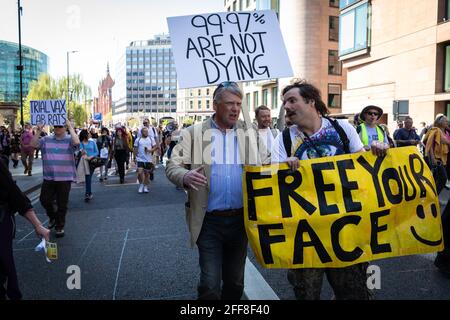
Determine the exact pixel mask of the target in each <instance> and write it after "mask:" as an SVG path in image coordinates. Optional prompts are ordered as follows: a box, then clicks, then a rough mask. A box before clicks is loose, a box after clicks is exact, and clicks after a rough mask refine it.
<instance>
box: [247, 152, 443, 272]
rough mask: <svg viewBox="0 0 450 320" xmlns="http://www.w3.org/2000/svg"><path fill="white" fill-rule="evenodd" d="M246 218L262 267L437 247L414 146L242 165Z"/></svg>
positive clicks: (348, 261) (435, 215)
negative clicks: (295, 163) (293, 164)
mask: <svg viewBox="0 0 450 320" xmlns="http://www.w3.org/2000/svg"><path fill="white" fill-rule="evenodd" d="M243 182H244V188H243V190H244V209H245V225H246V230H247V235H248V237H249V242H250V244H251V247H252V249H253V252H254V253H255V255H256V257H257V259H258V261H259V263H260V264H261V265H262V266H264V267H266V268H323V267H333V268H339V267H345V266H349V265H352V264H356V263H360V262H365V261H371V260H377V259H384V258H389V257H396V256H403V255H412V254H420V253H429V252H436V251H441V250H442V249H443V246H444V243H443V237H442V225H441V214H440V208H439V199H438V196H437V194H436V186H435V183H434V179H433V176H432V173H431V171H430V170H429V168H428V166H427V165H426V163H425V162H424V160H423V158H422V156H421V155H420V154H419V153H418V151H417V148H416V147H404V148H397V149H391V150H389V151H388V154H387V156H386V157H376V156H374V155H373V154H372V153H371V152H365V153H355V154H351V155H340V156H335V157H326V158H319V159H314V160H304V161H300V168H299V169H298V170H297V171H295V172H292V171H290V170H289V167H288V166H287V165H286V164H281V165H280V166H277V165H272V166H266V167H250V166H249V167H246V168H245V173H244V181H243Z"/></svg>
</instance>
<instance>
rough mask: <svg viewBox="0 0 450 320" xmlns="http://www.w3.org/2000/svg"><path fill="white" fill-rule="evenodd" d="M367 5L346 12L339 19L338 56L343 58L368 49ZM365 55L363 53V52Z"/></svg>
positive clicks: (365, 3) (368, 15)
mask: <svg viewBox="0 0 450 320" xmlns="http://www.w3.org/2000/svg"><path fill="white" fill-rule="evenodd" d="M369 21H370V14H369V4H368V2H364V3H362V4H361V5H359V6H357V7H355V8H353V9H351V10H348V11H346V12H345V13H343V14H341V16H340V18H339V25H340V30H339V55H340V56H343V55H346V54H349V53H352V52H356V51H359V50H363V49H367V48H368V47H369V45H370V44H369V38H370V36H369V31H368V27H369ZM364 53H365V52H364Z"/></svg>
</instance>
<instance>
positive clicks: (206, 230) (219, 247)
mask: <svg viewBox="0 0 450 320" xmlns="http://www.w3.org/2000/svg"><path fill="white" fill-rule="evenodd" d="M247 243H248V240H247V234H246V233H245V228H244V219H243V217H242V216H235V217H216V216H211V215H208V214H207V215H206V216H205V219H204V220H203V226H202V230H201V232H200V235H199V237H198V240H197V246H198V250H199V263H200V270H201V273H200V283H199V285H198V299H199V300H219V299H222V300H239V299H240V298H241V296H242V293H243V291H244V270H245V259H246V257H247ZM222 282H223V286H221V284H222Z"/></svg>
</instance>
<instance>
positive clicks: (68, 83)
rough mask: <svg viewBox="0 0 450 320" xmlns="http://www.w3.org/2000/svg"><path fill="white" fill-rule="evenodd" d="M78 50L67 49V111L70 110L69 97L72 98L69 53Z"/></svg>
mask: <svg viewBox="0 0 450 320" xmlns="http://www.w3.org/2000/svg"><path fill="white" fill-rule="evenodd" d="M75 52H78V51H76V50H73V51H67V112H69V99H70V95H69V94H70V93H69V90H70V78H69V54H70V53H75Z"/></svg>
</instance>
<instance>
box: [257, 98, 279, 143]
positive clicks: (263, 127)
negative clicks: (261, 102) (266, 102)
mask: <svg viewBox="0 0 450 320" xmlns="http://www.w3.org/2000/svg"><path fill="white" fill-rule="evenodd" d="M255 119H256V122H257V123H258V132H259V141H261V143H264V145H265V147H266V150H268V151H269V152H270V150H272V145H273V141H274V140H275V137H276V136H277V135H278V134H279V133H280V132H279V131H278V130H277V129H272V128H270V125H271V124H272V117H271V116H270V109H269V108H268V107H266V106H259V107H258V108H256V109H255Z"/></svg>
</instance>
